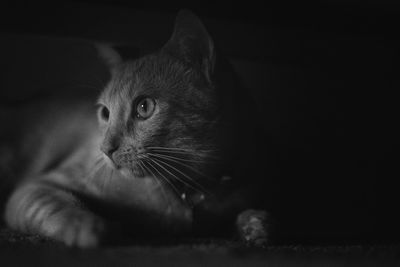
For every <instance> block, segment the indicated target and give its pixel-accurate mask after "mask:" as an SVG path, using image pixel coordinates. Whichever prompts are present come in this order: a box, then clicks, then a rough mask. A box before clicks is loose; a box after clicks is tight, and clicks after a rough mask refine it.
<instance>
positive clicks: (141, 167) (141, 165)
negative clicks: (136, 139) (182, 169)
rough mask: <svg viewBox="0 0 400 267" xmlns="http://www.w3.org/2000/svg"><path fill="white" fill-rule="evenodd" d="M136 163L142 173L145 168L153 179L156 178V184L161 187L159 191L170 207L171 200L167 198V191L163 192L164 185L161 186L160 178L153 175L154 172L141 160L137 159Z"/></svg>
mask: <svg viewBox="0 0 400 267" xmlns="http://www.w3.org/2000/svg"><path fill="white" fill-rule="evenodd" d="M138 164H139V167H140V169H141V170H142V171H143V172H144V173H145V169H146V170H147V171H149V172H150V174H151V175H152V176H153V177H154V179H155V180H156V182H157V184H158V186H159V187H160V189H161V193H162V194H163V196H164V199H165V201H167V202H168V206H169V207H172V205H171V201H170V199H169V197H168V195H167V193H166V192H165V190H164V187H163V185H162V182H161V178H159V177H157V176H155V175H154V173H153V172H152V171H151V170H150V169H148V168H147V167H146V166H145V164H144V162H141V161H140V160H139V161H138Z"/></svg>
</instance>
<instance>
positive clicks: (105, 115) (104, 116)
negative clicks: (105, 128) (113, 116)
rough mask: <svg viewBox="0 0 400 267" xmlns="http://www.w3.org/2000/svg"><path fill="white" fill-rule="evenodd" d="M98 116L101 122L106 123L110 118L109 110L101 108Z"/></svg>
mask: <svg viewBox="0 0 400 267" xmlns="http://www.w3.org/2000/svg"><path fill="white" fill-rule="evenodd" d="M99 116H100V118H101V119H102V120H103V121H108V119H109V118H110V110H109V109H108V108H107V107H105V106H101V107H100V109H99Z"/></svg>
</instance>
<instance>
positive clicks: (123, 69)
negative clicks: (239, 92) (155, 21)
mask: <svg viewBox="0 0 400 267" xmlns="http://www.w3.org/2000/svg"><path fill="white" fill-rule="evenodd" d="M100 53H101V54H102V57H103V58H104V59H105V60H106V61H107V63H108V64H109V65H110V67H111V69H112V78H111V81H110V82H109V83H108V85H107V86H106V88H105V89H104V91H103V92H102V94H101V96H100V97H99V101H98V102H99V110H98V117H99V122H100V126H101V129H102V132H103V134H104V138H103V142H102V145H101V150H102V151H103V153H104V155H106V156H107V157H108V158H109V159H111V161H112V162H113V165H114V168H116V169H119V170H121V172H122V173H123V174H124V175H125V176H127V177H143V176H145V175H155V176H167V177H168V176H169V177H170V178H171V176H172V177H174V176H175V178H176V179H184V176H190V177H193V175H194V174H193V173H192V174H189V172H190V171H194V170H199V171H200V170H202V171H204V170H206V169H207V167H206V166H210V164H211V165H213V162H214V161H215V160H216V159H215V156H216V154H217V153H218V150H219V142H220V141H219V140H220V135H219V132H218V131H219V125H220V118H221V114H220V106H219V99H218V98H219V97H218V93H217V92H216V88H215V87H216V86H215V83H214V81H213V79H214V78H213V76H214V69H215V61H216V54H215V49H214V44H213V41H212V39H211V37H210V35H209V34H208V32H207V31H206V29H205V27H204V26H203V24H202V23H201V22H200V20H199V19H198V18H197V17H196V16H195V15H193V14H192V13H191V12H189V11H181V12H180V13H179V14H178V16H177V18H176V21H175V27H174V31H173V34H172V37H171V38H170V40H169V41H168V42H167V43H166V44H165V45H164V47H162V48H161V49H160V50H159V51H157V52H155V53H152V54H148V55H145V56H143V57H141V58H139V59H136V60H133V61H124V60H122V59H121V57H120V56H119V54H118V53H117V52H116V51H115V50H113V49H112V48H110V47H104V46H103V47H101V48H100ZM194 176H195V175H194ZM189 182H190V181H189Z"/></svg>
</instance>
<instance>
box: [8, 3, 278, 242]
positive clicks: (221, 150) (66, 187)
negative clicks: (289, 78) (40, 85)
mask: <svg viewBox="0 0 400 267" xmlns="http://www.w3.org/2000/svg"><path fill="white" fill-rule="evenodd" d="M97 49H98V51H99V54H100V56H101V57H102V58H103V60H104V61H105V62H106V63H107V65H108V66H109V68H110V73H111V79H110V81H109V82H108V84H107V85H106V87H105V88H104V90H103V91H102V92H101V94H100V96H99V97H98V101H97V105H96V106H95V107H94V105H93V104H92V103H91V101H92V100H91V99H87V98H82V99H80V101H70V100H69V99H68V98H65V99H63V101H60V99H57V100H53V99H50V100H45V99H43V100H42V101H41V102H39V103H33V104H31V105H25V106H24V107H23V111H22V112H21V110H20V112H19V114H25V115H23V116H22V117H19V118H18V117H14V118H15V121H17V122H18V123H15V125H13V124H12V123H10V125H8V128H10V129H9V130H8V132H7V133H2V135H4V137H3V136H2V140H3V144H2V145H1V153H0V159H1V162H0V163H1V165H0V168H1V170H0V175H1V176H2V177H0V178H1V179H2V180H7V181H9V182H8V184H7V186H4V187H3V188H7V190H6V189H4V191H12V192H11V194H10V196H9V197H8V200H7V202H6V204H5V212H4V219H5V222H6V224H7V225H8V226H9V227H10V228H12V229H15V230H17V231H21V232H24V233H33V234H39V235H42V236H45V237H49V238H52V239H55V240H58V241H61V242H63V243H64V244H66V245H68V246H76V247H80V248H89V247H96V246H99V245H101V244H106V243H107V242H111V241H110V240H115V239H118V238H123V237H125V236H128V235H129V236H132V237H133V238H139V237H145V238H150V237H155V238H158V237H160V236H187V235H189V236H204V235H223V234H225V233H228V234H230V233H233V232H234V231H236V234H237V235H238V236H239V237H240V238H241V239H242V240H244V241H245V242H247V243H248V244H254V245H264V244H266V243H267V242H269V241H270V239H271V229H270V222H271V218H270V215H269V213H267V212H266V211H265V209H264V207H265V205H264V204H265V201H264V202H263V200H261V199H264V196H265V190H264V189H265V188H264V185H265V179H264V178H262V177H261V176H260V172H259V169H260V168H258V169H257V168H256V167H255V166H254V165H255V162H256V160H255V159H257V158H259V157H260V154H261V153H263V149H262V146H261V143H260V140H261V139H262V138H261V139H260V136H262V133H261V131H260V129H259V128H258V126H257V123H256V121H257V120H258V119H259V118H257V114H258V112H257V110H256V108H255V105H254V104H253V102H252V100H251V98H250V97H248V96H246V92H245V90H244V89H242V87H241V86H240V82H239V80H238V79H237V77H236V76H235V74H234V72H233V70H232V68H231V67H230V65H229V63H228V61H227V60H226V59H224V58H223V57H222V56H220V53H219V52H218V53H217V48H216V46H215V45H214V42H213V40H212V38H211V36H210V34H209V33H208V32H207V30H206V29H205V27H204V25H203V24H202V22H201V21H200V20H199V18H197V17H196V16H195V15H194V14H193V13H191V12H190V11H188V10H182V11H180V12H179V13H178V15H177V17H176V21H175V26H174V30H173V34H172V36H171V38H170V39H169V41H168V42H167V43H166V44H165V45H164V46H163V47H162V48H161V49H159V50H158V51H155V52H152V53H149V54H146V55H143V56H142V57H139V58H137V59H135V60H124V59H123V58H122V57H121V56H120V55H119V53H118V52H117V51H116V50H115V49H114V48H112V47H110V46H105V45H97ZM49 103H50V104H49ZM24 110H25V111H24ZM32 110H33V111H34V112H32ZM24 112H25V113H24ZM2 114H4V119H6V118H9V116H11V115H9V114H10V113H9V111H8V113H7V112H6V111H5V110H4V111H3V112H2ZM6 114H8V115H6ZM26 114H29V116H27V115H26ZM18 125H19V126H18ZM15 140H17V141H15ZM258 167H261V168H262V167H264V166H258ZM6 176H7V179H5V177H6ZM10 177H11V178H10ZM5 194H6V193H2V196H3V197H4V195H5Z"/></svg>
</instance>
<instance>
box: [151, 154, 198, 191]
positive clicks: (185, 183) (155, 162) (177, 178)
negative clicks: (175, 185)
mask: <svg viewBox="0 0 400 267" xmlns="http://www.w3.org/2000/svg"><path fill="white" fill-rule="evenodd" d="M151 161H152V162H153V163H154V164H156V165H157V166H159V167H160V168H161V169H163V170H164V171H165V172H167V173H168V174H169V175H171V176H172V177H174V178H175V179H176V180H178V181H179V182H181V183H183V184H184V185H186V186H188V187H190V188H192V189H193V190H196V191H200V190H199V189H198V188H196V187H194V186H193V185H191V184H190V183H188V182H186V181H185V180H183V179H181V178H179V177H178V176H177V175H176V174H173V173H172V172H170V171H169V170H168V169H166V168H165V167H164V166H163V165H164V164H162V163H163V162H161V161H160V160H158V159H155V158H151Z"/></svg>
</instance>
